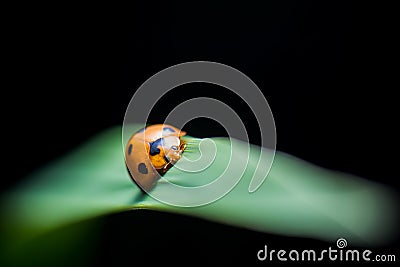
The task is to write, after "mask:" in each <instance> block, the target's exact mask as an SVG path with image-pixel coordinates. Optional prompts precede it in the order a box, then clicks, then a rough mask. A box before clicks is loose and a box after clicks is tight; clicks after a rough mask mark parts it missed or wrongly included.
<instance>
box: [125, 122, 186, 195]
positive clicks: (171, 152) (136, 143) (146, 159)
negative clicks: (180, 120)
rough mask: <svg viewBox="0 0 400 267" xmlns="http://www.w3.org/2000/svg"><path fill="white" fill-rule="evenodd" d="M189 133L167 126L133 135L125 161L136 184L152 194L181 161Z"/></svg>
mask: <svg viewBox="0 0 400 267" xmlns="http://www.w3.org/2000/svg"><path fill="white" fill-rule="evenodd" d="M184 135H186V132H184V131H181V130H179V129H178V128H176V127H174V126H171V125H168V124H155V125H150V126H147V127H145V128H143V129H141V130H139V131H137V132H136V133H134V134H133V135H132V137H131V138H130V139H129V141H128V144H127V146H126V149H125V160H126V164H127V167H128V170H129V173H130V175H131V178H132V179H133V181H134V182H135V183H137V184H138V185H139V187H141V188H142V189H143V190H145V191H148V190H151V189H152V188H153V187H154V185H155V183H156V182H157V180H158V179H159V178H160V175H164V174H165V173H166V172H167V171H168V170H169V169H170V168H171V167H172V166H173V165H174V164H175V163H176V162H177V161H178V160H179V159H180V158H181V157H182V153H183V151H184V150H185V148H186V143H185V142H184V141H183V140H182V139H181V137H182V136H184Z"/></svg>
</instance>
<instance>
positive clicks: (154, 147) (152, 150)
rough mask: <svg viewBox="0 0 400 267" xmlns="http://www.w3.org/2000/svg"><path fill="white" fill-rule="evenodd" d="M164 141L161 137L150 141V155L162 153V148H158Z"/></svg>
mask: <svg viewBox="0 0 400 267" xmlns="http://www.w3.org/2000/svg"><path fill="white" fill-rule="evenodd" d="M162 142H163V139H162V138H160V139H157V140H156V141H154V142H150V143H149V145H150V155H151V156H155V155H158V154H159V153H160V149H159V148H158V146H162Z"/></svg>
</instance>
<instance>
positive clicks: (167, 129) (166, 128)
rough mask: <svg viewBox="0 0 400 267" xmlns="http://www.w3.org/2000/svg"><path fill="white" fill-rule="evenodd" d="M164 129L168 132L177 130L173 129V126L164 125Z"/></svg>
mask: <svg viewBox="0 0 400 267" xmlns="http://www.w3.org/2000/svg"><path fill="white" fill-rule="evenodd" d="M163 131H167V132H171V133H174V132H175V130H174V129H172V128H171V127H164V128H163Z"/></svg>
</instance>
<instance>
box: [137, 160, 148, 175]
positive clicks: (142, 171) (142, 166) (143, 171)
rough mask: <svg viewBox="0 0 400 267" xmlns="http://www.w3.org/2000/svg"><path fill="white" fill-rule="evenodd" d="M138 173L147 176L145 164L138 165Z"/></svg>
mask: <svg viewBox="0 0 400 267" xmlns="http://www.w3.org/2000/svg"><path fill="white" fill-rule="evenodd" d="M138 171H139V172H140V173H142V174H148V173H149V170H148V169H147V167H146V164H144V163H143V162H142V163H140V164H139V166H138Z"/></svg>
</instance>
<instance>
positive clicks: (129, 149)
mask: <svg viewBox="0 0 400 267" xmlns="http://www.w3.org/2000/svg"><path fill="white" fill-rule="evenodd" d="M131 153H132V144H130V145H129V147H128V155H130V154H131Z"/></svg>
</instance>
